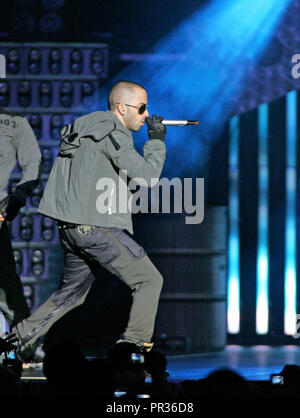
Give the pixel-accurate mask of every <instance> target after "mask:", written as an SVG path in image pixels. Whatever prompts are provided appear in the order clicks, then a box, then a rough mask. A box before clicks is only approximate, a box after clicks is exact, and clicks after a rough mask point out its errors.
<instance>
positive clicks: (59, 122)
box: [50, 115, 64, 140]
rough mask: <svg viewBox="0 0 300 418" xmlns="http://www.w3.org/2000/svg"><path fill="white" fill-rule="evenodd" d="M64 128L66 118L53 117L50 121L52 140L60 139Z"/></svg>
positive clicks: (60, 116)
mask: <svg viewBox="0 0 300 418" xmlns="http://www.w3.org/2000/svg"><path fill="white" fill-rule="evenodd" d="M63 126H64V117H63V116H62V115H52V116H51V119H50V134H51V137H52V139H55V140H59V139H60V131H61V129H62V127H63Z"/></svg>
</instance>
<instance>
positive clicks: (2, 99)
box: [0, 81, 10, 107]
mask: <svg viewBox="0 0 300 418" xmlns="http://www.w3.org/2000/svg"><path fill="white" fill-rule="evenodd" d="M9 96H10V88H9V84H8V83H7V81H1V82H0V106H1V107H6V106H8V105H9Z"/></svg>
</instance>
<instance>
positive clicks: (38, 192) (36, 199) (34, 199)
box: [30, 183, 43, 207]
mask: <svg viewBox="0 0 300 418" xmlns="http://www.w3.org/2000/svg"><path fill="white" fill-rule="evenodd" d="M42 194H43V186H42V184H41V183H40V184H39V185H38V186H37V187H36V188H35V189H34V190H33V192H32V194H31V196H30V203H31V205H32V206H34V207H38V205H39V203H40V200H41V197H42Z"/></svg>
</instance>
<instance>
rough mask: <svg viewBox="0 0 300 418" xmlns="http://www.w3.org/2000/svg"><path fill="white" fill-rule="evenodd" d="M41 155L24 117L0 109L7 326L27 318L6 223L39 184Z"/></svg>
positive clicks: (0, 296)
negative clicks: (11, 186)
mask: <svg viewBox="0 0 300 418" xmlns="http://www.w3.org/2000/svg"><path fill="white" fill-rule="evenodd" d="M16 162H18V164H19V166H20V168H21V171H22V176H21V180H20V181H19V182H18V183H17V185H16V188H15V191H14V192H13V193H11V194H7V192H6V187H7V183H8V180H9V177H10V174H11V172H12V170H13V168H14V167H15V165H16ZM40 163H41V152H40V149H39V145H38V143H37V140H36V138H35V135H34V133H33V130H32V129H31V126H30V125H29V123H28V121H27V119H26V118H25V117H21V116H16V115H12V114H9V113H6V112H5V111H4V110H3V109H0V309H1V310H2V311H3V314H4V316H5V319H6V320H7V322H8V324H9V326H10V327H13V326H14V325H16V323H18V322H20V321H22V319H24V318H26V317H27V316H29V315H30V311H29V308H28V306H27V303H26V299H25V297H24V293H23V287H22V284H21V280H20V278H19V276H18V275H17V272H16V265H15V260H14V255H13V249H12V244H11V237H10V233H9V230H8V226H7V223H6V221H12V220H13V219H14V218H15V216H16V215H17V213H18V211H19V209H20V208H21V207H22V206H24V205H25V203H26V199H27V197H28V196H29V195H30V194H31V193H32V191H33V190H34V189H35V187H36V186H37V185H38V182H39V173H40Z"/></svg>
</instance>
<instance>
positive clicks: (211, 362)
mask: <svg viewBox="0 0 300 418" xmlns="http://www.w3.org/2000/svg"><path fill="white" fill-rule="evenodd" d="M167 360H168V371H169V373H170V377H169V380H170V381H174V382H179V381H182V380H197V379H202V378H205V377H206V376H207V375H208V374H209V373H210V372H212V371H214V370H217V369H224V368H226V369H231V370H234V371H236V372H237V373H239V374H240V375H241V376H243V377H244V378H245V379H247V380H269V378H270V375H271V374H272V373H275V374H277V373H279V372H280V371H281V370H282V369H283V367H284V366H285V365H286V364H297V365H300V346H295V345H286V346H279V347H272V346H264V345H258V346H252V347H243V346H238V345H228V346H226V348H225V349H224V350H223V351H219V352H212V353H200V354H187V355H173V356H167ZM40 379H44V377H43V373H42V368H41V367H40V368H27V369H24V370H23V375H22V380H40Z"/></svg>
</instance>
